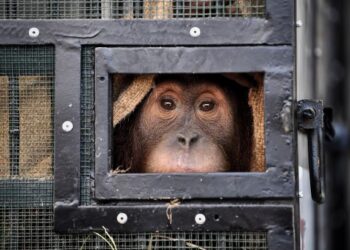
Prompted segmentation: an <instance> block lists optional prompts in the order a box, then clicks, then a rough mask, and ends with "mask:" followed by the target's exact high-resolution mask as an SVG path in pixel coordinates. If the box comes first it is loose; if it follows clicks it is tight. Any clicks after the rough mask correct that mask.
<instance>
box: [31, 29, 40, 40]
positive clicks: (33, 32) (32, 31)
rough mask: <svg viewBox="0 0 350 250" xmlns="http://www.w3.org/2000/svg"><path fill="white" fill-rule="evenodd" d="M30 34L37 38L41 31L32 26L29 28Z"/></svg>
mask: <svg viewBox="0 0 350 250" xmlns="http://www.w3.org/2000/svg"><path fill="white" fill-rule="evenodd" d="M28 34H29V36H30V37H32V38H36V37H38V36H39V34H40V31H39V29H38V28H36V27H32V28H30V29H29V31H28Z"/></svg>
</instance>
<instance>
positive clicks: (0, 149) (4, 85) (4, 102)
mask: <svg viewBox="0 0 350 250" xmlns="http://www.w3.org/2000/svg"><path fill="white" fill-rule="evenodd" d="M9 109H10V103H9V79H8V77H7V76H0V177H8V176H10V146H9V140H10V134H9V129H10V127H9V112H10V110H9Z"/></svg>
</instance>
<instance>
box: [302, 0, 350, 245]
mask: <svg viewBox="0 0 350 250" xmlns="http://www.w3.org/2000/svg"><path fill="white" fill-rule="evenodd" d="M296 6H297V8H296V12H297V14H296V26H297V28H296V40H297V43H296V44H297V57H296V65H297V71H296V72H297V73H296V82H297V98H298V99H305V98H311V99H321V100H323V101H324V106H325V107H331V108H332V109H333V127H334V129H335V132H336V135H335V137H334V139H333V141H332V142H330V143H327V146H326V152H327V154H326V201H325V203H324V204H323V205H316V204H315V203H314V202H312V201H311V199H310V191H309V190H310V188H309V181H308V178H309V177H308V171H307V169H306V167H307V158H306V155H305V152H306V140H305V136H304V135H299V138H298V140H299V149H298V150H299V181H300V182H299V191H300V193H299V197H300V218H301V221H300V233H301V238H300V241H301V242H300V244H301V249H317V250H326V249H327V250H334V249H350V244H349V241H350V234H349V233H350V232H349V226H350V218H349V211H350V209H349V208H350V207H349V206H350V199H349V198H350V181H349V180H350V171H349V166H350V165H349V156H350V154H349V152H350V150H349V149H350V147H349V144H350V139H349V138H350V137H349V128H350V98H349V94H350V15H349V13H350V1H349V0H297V2H296Z"/></svg>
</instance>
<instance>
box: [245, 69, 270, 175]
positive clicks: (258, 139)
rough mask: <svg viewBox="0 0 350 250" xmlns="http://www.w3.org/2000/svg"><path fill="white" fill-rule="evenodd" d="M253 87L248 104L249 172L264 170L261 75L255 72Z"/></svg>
mask: <svg viewBox="0 0 350 250" xmlns="http://www.w3.org/2000/svg"><path fill="white" fill-rule="evenodd" d="M254 78H255V80H256V82H257V84H256V86H255V87H251V88H250V89H249V97H248V98H249V103H248V104H249V106H250V107H251V109H252V115H253V138H252V140H253V143H252V156H251V163H250V166H251V167H250V171H251V172H263V171H265V169H266V167H265V122H264V120H265V119H264V117H265V116H264V84H263V75H262V74H255V75H254Z"/></svg>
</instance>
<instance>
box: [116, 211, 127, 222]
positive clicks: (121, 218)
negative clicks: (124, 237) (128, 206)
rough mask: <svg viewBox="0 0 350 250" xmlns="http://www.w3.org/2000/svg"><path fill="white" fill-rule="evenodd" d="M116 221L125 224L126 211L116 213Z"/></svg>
mask: <svg viewBox="0 0 350 250" xmlns="http://www.w3.org/2000/svg"><path fill="white" fill-rule="evenodd" d="M117 221H118V223H119V224H125V223H126V222H127V221H128V216H127V215H126V213H119V214H118V215H117Z"/></svg>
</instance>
